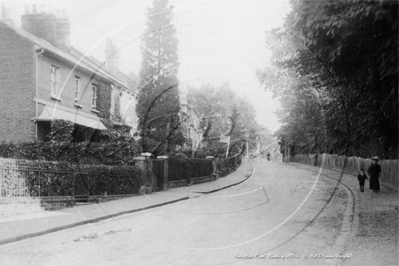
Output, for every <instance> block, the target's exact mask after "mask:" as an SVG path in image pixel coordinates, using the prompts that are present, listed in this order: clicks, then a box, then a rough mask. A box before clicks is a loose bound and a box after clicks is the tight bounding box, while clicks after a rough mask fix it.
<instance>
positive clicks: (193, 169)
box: [168, 158, 213, 181]
mask: <svg viewBox="0 0 399 266" xmlns="http://www.w3.org/2000/svg"><path fill="white" fill-rule="evenodd" d="M168 169H169V170H168V176H169V178H168V179H169V181H177V180H183V179H188V180H189V179H190V178H195V177H203V176H210V175H211V174H212V171H213V169H212V160H209V159H184V158H170V159H169V166H168Z"/></svg>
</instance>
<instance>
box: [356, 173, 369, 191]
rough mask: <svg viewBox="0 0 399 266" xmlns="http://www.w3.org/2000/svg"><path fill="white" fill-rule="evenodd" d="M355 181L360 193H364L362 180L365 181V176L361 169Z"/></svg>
mask: <svg viewBox="0 0 399 266" xmlns="http://www.w3.org/2000/svg"><path fill="white" fill-rule="evenodd" d="M357 179H358V180H359V186H360V191H361V192H364V180H366V179H367V175H366V174H365V173H364V170H363V169H360V173H359V175H358V176H357Z"/></svg>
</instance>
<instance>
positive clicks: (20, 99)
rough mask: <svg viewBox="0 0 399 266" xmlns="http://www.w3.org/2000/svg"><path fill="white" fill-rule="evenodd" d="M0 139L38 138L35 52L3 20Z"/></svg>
mask: <svg viewBox="0 0 399 266" xmlns="http://www.w3.org/2000/svg"><path fill="white" fill-rule="evenodd" d="M0 36H1V41H0V62H1V63H0V141H15V142H20V141H28V140H33V139H34V138H35V124H34V123H33V122H32V120H31V118H33V117H34V116H35V103H34V101H33V98H34V96H35V75H36V70H35V69H36V66H35V51H34V48H33V44H32V43H29V42H27V41H26V40H25V39H23V38H21V37H19V36H18V35H17V34H16V33H15V32H14V31H12V30H11V29H9V28H8V27H6V25H5V24H4V23H3V22H1V21H0Z"/></svg>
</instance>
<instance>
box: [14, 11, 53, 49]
mask: <svg viewBox="0 0 399 266" xmlns="http://www.w3.org/2000/svg"><path fill="white" fill-rule="evenodd" d="M21 22H22V29H24V30H26V31H27V32H30V33H32V34H33V35H35V36H37V37H39V38H42V39H44V40H46V41H48V42H49V43H51V44H55V38H56V26H57V18H56V17H55V16H54V15H53V14H46V13H38V12H37V7H36V5H33V6H32V13H30V12H29V7H26V6H25V14H24V15H22V17H21Z"/></svg>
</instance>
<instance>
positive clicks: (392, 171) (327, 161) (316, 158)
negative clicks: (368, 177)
mask: <svg viewBox="0 0 399 266" xmlns="http://www.w3.org/2000/svg"><path fill="white" fill-rule="evenodd" d="M323 159H324V164H323V167H326V168H329V169H333V170H342V169H343V167H344V164H345V160H346V165H345V168H344V171H345V172H346V173H350V174H354V175H357V174H358V173H359V170H360V169H364V171H365V173H367V169H368V168H369V167H370V165H371V159H365V158H360V157H346V156H338V155H334V154H296V155H294V156H290V158H289V161H290V162H297V163H303V164H309V165H314V166H322V162H323ZM379 164H380V165H381V170H382V173H381V180H382V182H383V184H384V185H385V186H387V187H389V188H391V189H394V190H396V191H397V190H398V167H399V165H398V160H381V161H380V162H379Z"/></svg>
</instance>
